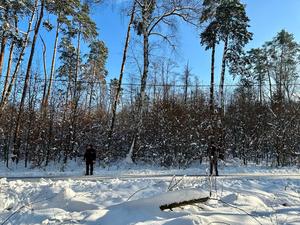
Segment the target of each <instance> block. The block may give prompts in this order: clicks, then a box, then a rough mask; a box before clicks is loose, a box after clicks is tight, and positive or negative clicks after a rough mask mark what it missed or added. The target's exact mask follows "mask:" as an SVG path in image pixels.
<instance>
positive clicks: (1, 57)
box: [0, 32, 7, 78]
mask: <svg viewBox="0 0 300 225" xmlns="http://www.w3.org/2000/svg"><path fill="white" fill-rule="evenodd" d="M6 43H7V36H6V35H5V32H4V33H3V37H2V41H1V49H0V78H1V77H2V69H3V61H4V54H5V47H6Z"/></svg>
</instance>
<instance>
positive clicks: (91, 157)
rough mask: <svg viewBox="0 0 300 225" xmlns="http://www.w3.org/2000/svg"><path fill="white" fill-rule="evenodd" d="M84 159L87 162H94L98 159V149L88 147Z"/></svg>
mask: <svg viewBox="0 0 300 225" xmlns="http://www.w3.org/2000/svg"><path fill="white" fill-rule="evenodd" d="M84 159H85V161H86V162H87V163H93V161H95V160H96V150H95V149H93V148H87V149H86V151H85V153H84Z"/></svg>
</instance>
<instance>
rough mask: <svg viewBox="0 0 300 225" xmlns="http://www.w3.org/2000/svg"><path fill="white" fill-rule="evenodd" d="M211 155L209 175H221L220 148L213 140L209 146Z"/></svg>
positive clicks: (209, 154)
mask: <svg viewBox="0 0 300 225" xmlns="http://www.w3.org/2000/svg"><path fill="white" fill-rule="evenodd" d="M208 156H209V167H210V168H209V175H215V176H219V172H218V149H217V147H216V145H215V143H214V142H213V141H212V142H211V143H210V146H209V147H208Z"/></svg>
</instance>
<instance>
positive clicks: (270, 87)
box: [268, 70, 273, 105]
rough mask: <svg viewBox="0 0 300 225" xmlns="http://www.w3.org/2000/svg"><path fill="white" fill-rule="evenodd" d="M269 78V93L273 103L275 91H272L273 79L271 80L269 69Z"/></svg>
mask: <svg viewBox="0 0 300 225" xmlns="http://www.w3.org/2000/svg"><path fill="white" fill-rule="evenodd" d="M268 80H269V93H270V100H271V105H272V103H273V96H272V95H273V93H272V81H271V75H270V72H269V70H268Z"/></svg>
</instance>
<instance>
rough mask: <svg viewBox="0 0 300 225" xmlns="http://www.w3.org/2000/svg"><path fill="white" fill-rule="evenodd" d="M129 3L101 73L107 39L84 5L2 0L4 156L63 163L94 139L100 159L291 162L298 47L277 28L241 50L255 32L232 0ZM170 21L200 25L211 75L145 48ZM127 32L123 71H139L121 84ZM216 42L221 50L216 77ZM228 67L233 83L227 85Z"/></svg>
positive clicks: (298, 136) (167, 32) (297, 134)
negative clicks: (205, 77)
mask: <svg viewBox="0 0 300 225" xmlns="http://www.w3.org/2000/svg"><path fill="white" fill-rule="evenodd" d="M132 3H133V4H132V5H131V6H129V7H130V8H129V12H130V13H129V15H130V17H131V18H130V21H129V24H128V31H127V39H126V43H125V46H124V55H123V62H122V67H121V72H120V78H119V79H113V80H110V81H108V79H107V74H108V72H107V70H106V68H105V63H106V60H107V55H108V49H107V48H106V46H105V43H104V42H103V41H101V40H98V33H97V29H96V24H95V22H94V21H93V20H92V19H91V17H90V7H91V4H94V3H92V2H91V1H86V2H84V3H83V2H81V1H77V0H64V1H62V0H60V1H55V0H51V1H46V0H34V1H25V0H24V1H10V0H4V1H1V5H0V16H1V30H0V34H1V35H0V38H1V39H0V41H1V48H0V73H1V86H0V88H1V89H0V91H1V93H2V97H1V103H0V135H1V136H0V137H1V139H0V144H1V149H0V158H1V159H2V160H3V161H5V162H6V164H7V166H8V165H9V161H10V160H11V159H14V160H15V161H16V162H18V160H20V159H21V160H24V162H25V166H28V165H33V166H47V165H48V164H49V163H50V162H53V161H56V162H57V161H59V162H63V163H67V161H68V160H74V159H76V158H78V157H80V156H81V155H82V154H83V151H84V149H85V146H86V144H93V145H94V146H96V149H97V151H98V158H99V160H103V162H105V163H106V164H110V163H113V162H115V161H118V160H123V159H124V158H125V157H127V158H130V159H131V160H132V161H134V162H136V163H138V162H146V163H150V164H158V165H162V166H167V167H169V166H178V167H187V166H188V165H190V164H191V163H192V162H194V161H196V160H199V161H200V162H201V161H202V159H203V158H204V157H208V158H211V156H212V155H209V154H211V152H210V153H209V154H208V151H207V149H208V148H209V147H211V146H215V147H216V148H215V149H216V151H217V152H214V153H213V154H214V155H217V157H218V158H222V159H226V158H230V157H239V158H240V159H242V160H243V162H244V163H245V164H247V163H248V162H249V161H255V162H257V163H261V162H267V163H269V164H272V165H277V166H285V165H295V164H296V163H299V155H300V154H299V153H300V149H299V148H300V146H299V143H300V110H299V109H300V102H299V87H300V85H299V83H300V82H299V71H298V65H299V59H300V48H299V43H297V42H296V41H295V39H294V37H293V35H292V34H290V33H288V32H287V31H285V30H282V31H280V32H279V33H278V34H277V35H276V36H275V37H274V38H273V39H272V40H270V41H268V42H266V43H265V44H264V45H263V46H261V47H260V48H256V49H251V50H249V51H245V49H244V46H245V45H246V44H247V43H248V42H249V41H251V38H252V35H253V34H252V33H251V32H249V31H248V28H249V24H248V23H249V19H248V17H247V16H246V12H245V6H244V5H243V4H241V3H240V1H239V0H234V1H219V0H214V1H211V0H207V1H203V3H201V4H200V3H199V2H198V1H187V0H179V1H171V0H170V1H168V0H164V1H154V0H142V1H135V0H133V1H132ZM47 14H48V15H47ZM45 15H47V16H45ZM21 19H22V21H21ZM180 20H182V21H185V22H187V23H188V24H190V25H193V26H198V25H201V27H202V31H201V34H200V35H199V38H200V40H201V44H202V45H203V46H205V48H206V50H210V51H211V71H210V78H211V83H210V85H207V86H205V85H204V86H203V85H200V84H199V81H198V80H197V76H195V75H192V72H191V69H190V68H189V66H188V65H186V66H185V69H184V71H182V72H181V75H180V78H179V79H178V76H175V75H176V74H177V75H178V71H176V69H174V68H175V67H174V65H173V64H174V63H173V62H172V60H170V59H169V58H168V57H163V58H161V60H155V59H154V58H153V57H151V50H152V49H151V48H150V45H151V43H154V42H155V41H157V38H162V40H164V41H165V42H166V43H167V44H169V45H171V46H172V47H174V45H173V40H172V37H174V35H175V34H174V30H176V29H175V28H176V24H177V22H178V21H180ZM24 27H25V28H24ZM162 27H163V28H164V29H162ZM23 29H25V31H24V30H23ZM47 36H48V37H49V36H51V37H52V42H49V41H46V38H45V37H47ZM153 36H155V37H156V38H152V37H153ZM130 37H134V38H136V39H137V40H139V41H140V42H141V43H142V44H141V46H135V47H137V48H139V49H141V50H142V55H140V56H141V57H140V58H141V59H142V62H139V60H137V59H136V56H134V57H133V58H134V61H135V63H136V64H137V67H138V70H137V71H135V70H134V69H132V71H130V72H131V73H133V74H138V75H136V76H137V77H138V80H139V81H138V82H133V81H132V82H129V83H126V84H124V83H122V82H123V81H122V77H123V73H124V65H125V64H126V59H127V58H128V56H127V52H128V51H127V48H128V45H130V44H131V45H133V44H134V43H130ZM218 45H223V47H224V48H223V52H222V54H223V55H222V61H221V62H220V68H221V73H220V85H215V83H216V81H215V71H214V68H215V66H216V65H217V64H218V63H219V62H215V54H216V51H217V48H216V47H217V46H218ZM36 48H40V49H42V54H41V56H37V55H36V54H37V53H36ZM83 49H84V51H83ZM49 54H50V55H51V57H49V56H48V57H47V55H49ZM37 58H39V60H36V59H37ZM35 60H36V61H37V62H34V61H35ZM127 63H128V62H127ZM175 64H176V63H175ZM226 71H230V75H233V76H235V77H237V80H238V83H236V84H235V85H233V86H226V84H225V83H224V81H225V72H226ZM208 73H209V72H208ZM127 74H128V73H127ZM131 83H132V84H131ZM136 83H140V84H138V85H137V84H136ZM216 87H218V90H217V91H216V89H217V88H216Z"/></svg>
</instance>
